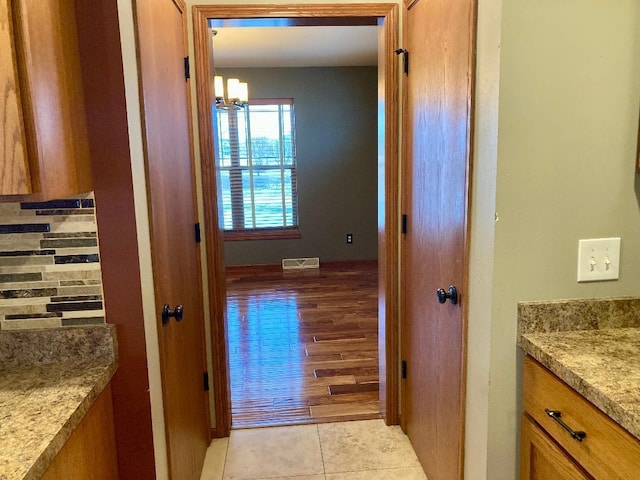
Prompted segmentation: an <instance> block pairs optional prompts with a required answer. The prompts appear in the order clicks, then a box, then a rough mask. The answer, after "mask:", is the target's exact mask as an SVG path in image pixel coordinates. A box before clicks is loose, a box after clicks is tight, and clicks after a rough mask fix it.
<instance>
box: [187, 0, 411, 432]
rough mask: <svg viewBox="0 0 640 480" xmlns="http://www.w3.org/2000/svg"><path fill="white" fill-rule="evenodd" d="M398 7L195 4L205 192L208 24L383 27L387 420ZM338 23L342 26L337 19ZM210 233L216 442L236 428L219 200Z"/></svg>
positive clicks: (209, 161)
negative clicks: (265, 21) (302, 22)
mask: <svg viewBox="0 0 640 480" xmlns="http://www.w3.org/2000/svg"><path fill="white" fill-rule="evenodd" d="M397 10H398V6H397V5H395V4H347V5H295V6H286V5H283V6H278V7H277V11H274V7H273V6H257V5H252V6H233V7H231V6H225V7H217V6H195V7H194V37H195V45H196V63H197V93H198V120H199V125H200V147H201V158H202V172H203V188H204V191H208V192H216V191H217V186H216V178H215V171H216V170H215V160H214V154H213V138H212V134H211V133H210V132H212V131H213V126H212V119H211V115H210V112H211V109H210V108H211V107H210V106H211V105H212V101H211V100H212V99H211V93H210V91H209V79H208V74H209V72H210V71H211V64H210V55H209V51H208V47H209V45H210V43H209V41H210V39H209V19H234V18H236V19H242V18H284V19H289V20H295V19H307V20H314V21H318V20H319V19H324V21H327V20H328V21H331V20H332V19H333V20H334V21H339V20H340V19H342V20H344V19H345V18H350V17H352V18H362V17H376V18H378V19H379V27H378V32H379V36H378V59H379V60H378V64H379V69H378V71H379V76H378V116H379V117H378V118H379V119H383V121H382V122H379V125H380V127H379V129H378V139H377V143H378V157H379V158H378V189H377V190H378V222H377V223H378V225H377V227H378V228H377V229H378V278H379V283H378V332H379V344H378V350H379V371H380V387H379V390H380V392H379V395H380V407H381V408H380V409H381V413H382V415H383V417H384V418H385V420H386V422H387V423H389V424H395V423H397V422H398V347H397V344H398V341H397V307H398V303H397V302H398V300H397V282H398V271H397V270H398V267H397V261H396V258H397V246H398V233H399V232H398V213H397V204H398V203H397V202H398V200H397V199H398V174H397V170H398V158H397V120H398V111H397V90H398V85H397V59H396V57H395V54H394V52H393V49H394V47H395V46H396V42H397V17H398V13H397ZM336 19H338V20H336ZM205 219H206V222H207V228H206V230H205V235H206V240H207V255H208V265H209V267H210V268H209V272H208V274H209V296H210V308H211V330H212V334H211V336H212V351H213V359H212V360H213V372H212V379H213V390H214V399H215V401H214V404H215V427H214V428H213V434H214V435H215V436H226V435H228V433H229V430H230V426H231V415H230V411H231V409H230V391H229V379H228V356H227V342H226V338H227V331H226V321H225V313H226V306H225V296H226V292H225V275H224V258H223V251H222V246H223V239H222V234H221V228H220V224H219V222H218V205H217V203H216V199H215V198H214V199H213V201H211V202H206V203H205Z"/></svg>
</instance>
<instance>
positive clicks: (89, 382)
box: [0, 325, 117, 480]
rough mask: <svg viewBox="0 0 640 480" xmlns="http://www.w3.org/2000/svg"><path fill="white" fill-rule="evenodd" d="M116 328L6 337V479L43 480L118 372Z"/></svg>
mask: <svg viewBox="0 0 640 480" xmlns="http://www.w3.org/2000/svg"><path fill="white" fill-rule="evenodd" d="M116 352H117V343H116V337H115V328H114V327H113V326H112V325H101V326H95V327H73V328H68V329H50V330H38V331H29V332H2V333H0V479H1V480H14V479H15V480H24V479H37V478H40V477H41V476H42V474H43V473H44V472H45V471H46V469H47V468H48V466H49V464H50V463H51V461H52V460H53V458H54V457H55V456H56V455H57V453H58V452H59V451H60V450H61V449H62V447H63V446H64V444H65V442H66V441H67V440H68V439H69V437H70V436H71V434H72V433H73V431H74V430H75V428H76V427H77V426H78V424H79V423H80V421H81V420H82V418H83V417H84V415H85V414H86V413H87V411H88V410H89V408H90V407H91V406H92V404H93V402H94V401H95V399H96V398H97V397H98V395H99V394H100V393H101V392H102V391H103V389H104V388H105V387H106V385H107V384H108V383H109V381H110V380H111V377H112V376H113V374H114V373H115V370H116V366H117V354H116Z"/></svg>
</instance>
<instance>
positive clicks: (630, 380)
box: [518, 297, 640, 439]
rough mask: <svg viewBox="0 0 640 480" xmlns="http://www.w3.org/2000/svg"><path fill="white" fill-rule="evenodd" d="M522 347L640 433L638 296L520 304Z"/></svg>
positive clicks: (616, 418) (519, 316)
mask: <svg viewBox="0 0 640 480" xmlns="http://www.w3.org/2000/svg"><path fill="white" fill-rule="evenodd" d="M518 332H519V333H518V344H519V345H520V347H522V349H523V350H524V351H525V353H527V354H529V355H531V356H532V357H533V358H535V359H536V360H538V361H539V362H540V363H541V364H542V365H544V366H545V367H547V368H548V369H549V370H551V371H552V372H553V373H555V374H556V375H557V376H558V377H559V378H560V379H561V380H563V381H564V382H565V383H567V384H568V385H570V386H571V387H572V388H573V389H574V390H576V391H577V392H578V393H580V394H581V395H582V396H583V397H585V398H586V399H587V400H589V401H590V402H591V403H593V404H594V405H595V406H596V407H598V408H599V409H600V410H602V411H603V412H604V413H606V414H607V415H609V416H610V417H611V418H612V419H613V420H614V421H615V422H617V423H618V424H619V425H621V426H622V427H623V428H624V429H625V430H627V431H628V432H629V433H631V434H632V435H634V436H635V437H636V438H638V439H640V299H637V298H629V297H624V298H608V299H595V300H563V301H556V302H527V303H524V302H523V303H520V304H519V305H518Z"/></svg>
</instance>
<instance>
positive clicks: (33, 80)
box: [0, 0, 92, 199]
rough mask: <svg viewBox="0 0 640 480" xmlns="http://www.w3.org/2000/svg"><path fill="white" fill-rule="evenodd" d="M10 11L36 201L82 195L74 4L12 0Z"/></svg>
mask: <svg viewBox="0 0 640 480" xmlns="http://www.w3.org/2000/svg"><path fill="white" fill-rule="evenodd" d="M0 1H5V0H0ZM12 5H14V6H15V9H14V12H13V18H14V22H13V24H14V26H15V35H14V37H15V47H16V53H17V63H18V71H19V75H20V87H21V90H20V91H21V93H22V96H21V101H22V112H23V115H24V121H25V129H26V138H27V151H28V156H29V166H30V173H31V182H32V185H33V191H34V192H35V193H37V194H38V197H36V199H54V198H64V197H66V196H69V195H76V194H79V193H84V192H88V191H90V190H91V186H92V181H91V167H90V158H89V141H88V138H87V128H86V114H85V110H84V93H83V86H82V74H81V66H80V56H79V48H78V34H77V27H76V15H75V5H74V2H73V0H16V1H14V2H12ZM86 68H91V65H87V66H86Z"/></svg>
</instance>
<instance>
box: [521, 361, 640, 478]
mask: <svg viewBox="0 0 640 480" xmlns="http://www.w3.org/2000/svg"><path fill="white" fill-rule="evenodd" d="M524 411H525V412H524V416H523V420H522V436H521V452H520V470H521V473H520V478H521V479H527V480H529V479H531V480H534V479H536V480H537V479H547V478H559V479H583V478H595V479H607V480H613V479H620V480H622V479H632V478H640V441H639V440H638V439H637V438H635V437H634V436H632V435H631V434H629V433H628V432H627V431H626V430H624V429H623V428H622V427H620V425H618V424H617V423H616V422H614V421H613V420H611V418H609V417H608V416H607V415H605V414H604V413H602V412H601V411H600V410H599V409H598V408H596V407H595V406H594V405H593V404H591V403H590V402H588V401H587V400H586V399H585V398H584V397H582V396H581V395H580V394H578V393H577V392H576V391H575V390H573V389H572V388H571V387H569V386H568V385H567V384H565V383H564V382H562V381H561V380H560V379H559V378H557V377H556V376H555V375H553V374H552V373H551V372H549V371H548V370H547V369H546V368H544V367H543V366H542V365H540V364H539V363H537V362H536V361H535V360H533V359H532V358H531V357H528V356H527V357H526V358H525V362H524ZM550 412H556V413H554V414H553V416H552V415H550V414H549V413H550ZM561 422H562V423H561ZM563 424H564V425H563ZM570 431H573V432H583V433H584V434H585V436H584V438H580V437H581V436H582V435H581V434H580V433H576V435H572V434H571V433H570ZM552 472H555V473H553V474H552ZM554 475H555V476H554Z"/></svg>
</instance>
